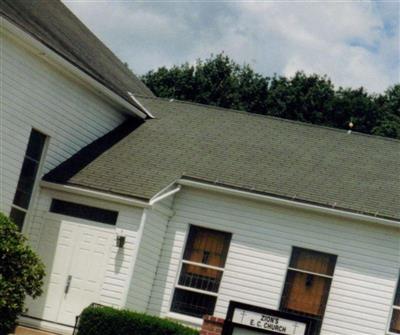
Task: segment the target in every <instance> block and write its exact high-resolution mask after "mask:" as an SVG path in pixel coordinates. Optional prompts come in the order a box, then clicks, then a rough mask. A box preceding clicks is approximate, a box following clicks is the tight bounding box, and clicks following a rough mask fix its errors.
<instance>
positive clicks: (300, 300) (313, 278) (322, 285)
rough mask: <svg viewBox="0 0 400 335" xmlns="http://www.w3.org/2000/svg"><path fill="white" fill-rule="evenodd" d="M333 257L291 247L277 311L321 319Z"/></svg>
mask: <svg viewBox="0 0 400 335" xmlns="http://www.w3.org/2000/svg"><path fill="white" fill-rule="evenodd" d="M336 259H337V257H336V256H335V255H331V254H326V253H323V252H317V251H313V250H308V249H301V248H296V247H294V248H293V251H292V257H291V259H290V263H289V268H288V272H287V276H286V282H285V287H284V291H283V295H282V300H281V310H282V311H285V312H291V313H295V314H300V315H305V316H309V317H312V318H315V319H317V321H320V322H317V323H318V326H317V327H318V328H319V326H320V323H321V321H322V318H323V315H324V312H325V307H326V303H327V300H328V295H329V290H330V287H331V282H332V277H333V272H334V269H335V265H336Z"/></svg>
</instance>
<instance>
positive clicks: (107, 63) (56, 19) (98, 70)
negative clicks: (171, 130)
mask: <svg viewBox="0 0 400 335" xmlns="http://www.w3.org/2000/svg"><path fill="white" fill-rule="evenodd" d="M0 13H1V15H3V16H4V17H6V18H7V19H8V20H10V21H11V22H13V23H14V24H16V25H17V26H19V27H20V28H21V29H23V30H24V31H25V32H27V33H29V34H30V35H32V36H33V37H35V38H36V39H37V40H39V41H41V42H42V43H43V44H45V45H46V46H47V47H49V48H50V49H52V50H53V51H55V52H56V53H58V54H59V55H61V56H62V57H64V58H65V59H67V60H68V61H69V62H71V63H72V64H74V65H75V66H77V67H78V68H80V69H81V70H83V71H84V72H85V73H87V74H88V75H90V76H91V77H92V78H94V79H96V80H97V81H99V82H100V83H102V84H103V85H105V86H106V87H107V88H109V89H110V90H112V91H113V92H115V93H116V94H118V95H119V96H121V97H122V98H124V99H125V100H127V101H128V102H129V103H131V104H132V105H135V104H134V102H133V101H132V99H131V98H130V97H129V94H128V92H131V93H133V94H141V95H146V96H153V93H152V92H151V91H150V89H149V88H148V87H147V86H146V85H144V84H143V83H142V82H141V81H140V80H139V79H138V78H137V77H136V76H135V75H134V74H133V73H132V72H131V71H130V70H129V69H128V68H127V67H126V66H125V65H124V64H123V63H122V62H121V61H120V60H119V59H118V58H117V57H116V56H115V55H114V54H113V53H112V51H111V50H110V49H108V48H107V47H106V46H105V45H104V44H103V43H102V42H101V41H100V40H99V39H98V38H97V37H96V36H95V35H94V34H93V33H92V32H91V31H90V30H89V29H88V28H87V27H86V26H85V25H84V24H83V23H82V22H81V21H80V20H79V19H78V18H77V17H76V16H75V15H74V14H73V13H72V12H71V11H70V10H69V9H68V8H67V7H66V6H65V5H64V4H62V3H61V1H59V0H1V1H0Z"/></svg>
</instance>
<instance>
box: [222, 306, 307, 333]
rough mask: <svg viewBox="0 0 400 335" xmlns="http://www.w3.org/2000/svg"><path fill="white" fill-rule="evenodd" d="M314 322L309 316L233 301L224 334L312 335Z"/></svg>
mask: <svg viewBox="0 0 400 335" xmlns="http://www.w3.org/2000/svg"><path fill="white" fill-rule="evenodd" d="M313 322H314V320H313V319H310V318H307V317H302V316H298V315H294V314H290V313H287V312H280V311H275V310H272V309H267V308H262V307H257V306H252V305H248V304H243V303H239V302H235V301H231V302H230V303H229V308H228V313H227V315H226V319H225V323H224V328H223V331H222V335H232V334H233V335H242V334H246V335H247V334H249V335H250V334H251V333H252V332H257V333H264V334H272V335H311V330H312V328H313Z"/></svg>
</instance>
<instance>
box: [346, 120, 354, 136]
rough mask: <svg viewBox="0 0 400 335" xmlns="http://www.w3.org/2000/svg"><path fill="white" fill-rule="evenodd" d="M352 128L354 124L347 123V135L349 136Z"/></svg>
mask: <svg viewBox="0 0 400 335" xmlns="http://www.w3.org/2000/svg"><path fill="white" fill-rule="evenodd" d="M353 127H354V123H353V122H351V121H350V122H349V128H350V129H349V130H348V131H347V134H351V129H352V128H353Z"/></svg>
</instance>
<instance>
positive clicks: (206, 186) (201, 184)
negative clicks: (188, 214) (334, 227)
mask: <svg viewBox="0 0 400 335" xmlns="http://www.w3.org/2000/svg"><path fill="white" fill-rule="evenodd" d="M177 183H178V184H180V185H182V186H188V187H193V188H197V189H202V190H207V191H213V192H218V193H223V194H227V195H233V196H239V197H244V198H247V199H253V200H258V201H264V202H269V203H271V204H276V205H280V206H285V207H290V208H298V209H303V210H308V211H313V212H316V213H320V214H324V215H326V214H328V215H332V216H336V217H341V218H345V219H352V220H356V221H362V222H368V223H374V224H380V225H385V226H390V227H396V228H399V227H400V220H397V219H390V218H382V217H378V216H372V215H367V214H362V213H356V212H353V211H350V210H348V211H347V210H343V209H338V208H333V207H327V206H322V205H317V204H311V203H306V202H302V201H298V200H290V199H285V198H282V197H278V196H273V195H266V194H260V193H256V192H252V191H247V190H242V189H237V188H233V187H230V186H227V185H216V184H212V183H209V182H205V181H201V180H194V179H191V178H184V177H183V178H181V179H179V180H178V181H177Z"/></svg>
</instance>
